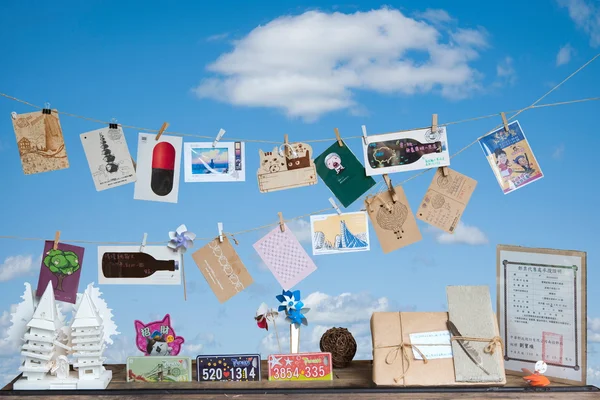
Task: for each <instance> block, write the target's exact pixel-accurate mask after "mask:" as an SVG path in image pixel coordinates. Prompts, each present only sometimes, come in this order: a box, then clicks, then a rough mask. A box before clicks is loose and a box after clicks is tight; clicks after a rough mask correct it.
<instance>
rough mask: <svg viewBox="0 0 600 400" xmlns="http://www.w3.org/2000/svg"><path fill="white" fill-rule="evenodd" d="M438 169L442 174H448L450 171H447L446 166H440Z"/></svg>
mask: <svg viewBox="0 0 600 400" xmlns="http://www.w3.org/2000/svg"><path fill="white" fill-rule="evenodd" d="M440 170H442V175H443V176H448V175H449V174H450V172H448V167H440Z"/></svg>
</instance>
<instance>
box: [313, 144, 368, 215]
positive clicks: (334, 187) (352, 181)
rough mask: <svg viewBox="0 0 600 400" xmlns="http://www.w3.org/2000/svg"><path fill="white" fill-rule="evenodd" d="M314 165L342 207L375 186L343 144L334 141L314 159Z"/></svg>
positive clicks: (350, 151)
mask: <svg viewBox="0 0 600 400" xmlns="http://www.w3.org/2000/svg"><path fill="white" fill-rule="evenodd" d="M342 143H343V142H342ZM315 165H316V167H317V173H318V174H319V176H320V177H321V179H323V182H325V184H326V185H327V187H328V188H329V190H331V192H332V193H333V195H334V196H335V197H337V199H338V200H339V201H340V203H342V205H343V206H344V207H349V206H350V205H351V204H352V203H354V201H356V199H358V198H359V197H360V196H362V195H363V194H365V192H366V191H367V190H369V189H370V188H372V187H373V186H374V185H375V179H373V178H371V177H370V176H367V175H366V173H365V167H363V165H362V164H361V162H360V161H359V160H358V158H356V156H355V155H354V153H352V150H350V148H349V147H348V146H347V145H346V144H345V143H343V145H342V146H340V144H339V143H338V142H337V141H336V142H335V143H334V144H332V145H331V146H329V148H328V149H327V150H325V151H324V152H323V153H322V154H321V155H320V156H319V157H317V158H315Z"/></svg>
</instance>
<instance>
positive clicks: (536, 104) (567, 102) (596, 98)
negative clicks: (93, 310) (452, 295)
mask: <svg viewBox="0 0 600 400" xmlns="http://www.w3.org/2000/svg"><path fill="white" fill-rule="evenodd" d="M598 57H600V53H598V54H596V55H595V56H594V57H592V58H591V59H590V60H589V61H587V62H586V63H585V64H583V65H582V66H581V67H579V68H578V69H577V70H576V71H574V72H573V73H571V74H570V75H569V76H567V77H566V78H565V79H563V80H562V81H561V82H560V83H558V84H557V85H555V86H554V87H553V88H552V89H550V90H549V91H547V92H546V93H544V95H542V96H541V97H540V98H538V99H537V100H536V101H534V102H533V103H532V104H531V105H529V106H527V107H524V108H521V109H520V110H515V111H508V113H514V114H513V115H512V116H510V117H509V118H507V120H508V121H510V120H512V119H514V118H516V117H517V116H518V115H520V114H521V113H523V112H524V111H526V110H532V109H535V108H542V107H552V106H560V105H566V104H574V103H582V102H585V101H595V100H599V99H600V97H590V98H586V99H579V100H571V101H562V102H557V103H550V104H541V105H538V103H539V102H540V101H542V100H543V99H545V98H546V97H547V96H549V95H550V94H551V93H552V92H554V91H555V90H556V89H558V88H559V87H561V86H562V85H563V84H565V83H566V82H567V81H569V80H570V79H571V78H573V77H574V76H575V75H577V74H578V73H579V72H581V71H582V70H583V69H584V68H585V67H587V66H588V65H590V64H591V63H592V62H593V61H594V60H596V59H597V58H598ZM0 96H2V97H5V98H8V99H10V100H14V101H17V102H19V103H22V104H25V105H28V106H31V107H34V108H37V109H41V108H42V107H39V106H36V105H34V104H32V103H29V102H27V101H25V100H21V99H18V98H16V97H13V96H9V95H7V94H4V93H1V92H0ZM58 113H59V114H63V115H68V116H71V117H74V118H80V119H84V120H88V121H92V122H98V123H102V124H106V125H108V124H109V122H106V121H101V120H97V119H94V118H89V117H83V116H80V115H76V114H71V113H67V112H64V111H59V112H58ZM498 115H499V114H490V115H486V116H481V117H475V118H469V119H466V120H461V121H455V122H448V123H446V124H438V126H447V125H452V124H459V123H463V122H468V121H474V120H478V119H484V118H491V117H497V116H498ZM111 123H112V122H111ZM121 126H122V127H124V128H130V129H137V130H146V131H150V132H158V129H146V128H141V127H135V126H130V125H121ZM502 126H503V124H500V125H497V126H496V127H495V128H493V129H491V130H490V131H488V132H486V133H485V134H484V135H482V136H479V137H478V138H477V139H475V140H473V141H472V142H471V143H469V144H468V145H466V146H464V147H463V148H461V149H460V150H458V151H457V152H456V153H454V154H452V155H451V156H450V159H452V158H454V157H456V156H458V155H459V154H461V153H463V152H464V151H465V150H467V149H468V148H470V147H471V146H473V145H474V144H476V143H478V142H479V140H481V139H482V138H484V137H486V136H488V135H489V134H490V133H492V132H494V131H496V130H497V129H499V128H501V127H502ZM426 128H429V127H426ZM416 129H424V128H416ZM409 130H414V129H409ZM396 132H402V131H396ZM164 133H168V134H171V135H179V136H195V137H200V138H207V139H211V140H212V139H214V138H212V137H208V136H198V135H191V134H182V133H177V132H167V131H165V132H164ZM354 138H362V136H350V137H346V139H354ZM229 140H233V141H245V142H259V143H275V144H277V143H280V142H272V141H264V140H246V139H232V138H230V139H229ZM327 140H336V138H334V139H316V140H305V141H303V142H304V143H306V142H322V141H327ZM432 169H436V168H429V169H424V170H421V171H419V172H418V173H416V174H414V175H412V176H410V177H409V178H407V179H405V180H404V181H402V182H400V184H399V185H403V184H405V183H407V182H409V181H411V180H413V179H415V178H417V177H419V176H421V175H423V174H425V173H427V172H428V171H431V170H432ZM382 186H385V185H384V184H383V182H382V181H381V182H379V185H375V188H374V189H371V190H370V191H375V190H379V192H377V193H381V191H385V190H387V187H384V189H383V190H381V189H380V188H381V187H382ZM334 209H335V208H334V207H329V208H325V209H323V210H319V211H315V212H312V213H309V214H305V215H300V216H297V217H293V218H290V219H287V220H284V222H288V221H294V220H297V219H303V218H306V217H309V216H311V215H316V214H321V213H323V212H325V211H329V210H334ZM277 225H279V222H275V223H271V224H266V225H262V226H258V227H255V228H250V229H245V230H242V231H238V232H234V233H229V235H232V236H237V235H243V234H245V233H250V232H254V231H258V230H262V229H267V228H271V227H274V226H277ZM215 237H216V236H215ZM0 239H13V240H24V241H46V240H48V239H41V238H25V237H19V236H7V235H5V236H0ZM213 239H214V238H196V240H199V241H211V240H213ZM64 242H69V243H84V244H99V245H103V244H104V245H114V244H125V245H138V244H140V243H141V242H115V241H112V242H98V241H90V240H64ZM165 243H168V240H165V241H161V242H147V243H146V244H147V245H152V244H154V245H161V244H165Z"/></svg>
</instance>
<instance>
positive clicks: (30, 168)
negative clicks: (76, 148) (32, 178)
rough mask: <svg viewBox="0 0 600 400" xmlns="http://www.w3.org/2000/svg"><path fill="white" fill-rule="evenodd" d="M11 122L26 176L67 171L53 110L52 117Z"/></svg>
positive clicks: (20, 116) (38, 114) (23, 117)
mask: <svg viewBox="0 0 600 400" xmlns="http://www.w3.org/2000/svg"><path fill="white" fill-rule="evenodd" d="M13 115H14V114H13ZM12 122H13V128H14V130H15V135H16V137H17V147H18V148H19V155H20V156H21V164H22V166H23V172H24V173H25V174H26V175H30V174H38V173H40V172H48V171H56V170H59V169H65V168H69V160H68V158H67V150H66V149H65V140H64V138H63V134H62V130H61V128H60V121H59V120H58V114H57V113H56V110H53V112H52V114H43V113H42V112H41V111H36V112H32V113H27V114H18V115H16V116H15V117H14V118H13V119H12Z"/></svg>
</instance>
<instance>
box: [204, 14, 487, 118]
mask: <svg viewBox="0 0 600 400" xmlns="http://www.w3.org/2000/svg"><path fill="white" fill-rule="evenodd" d="M425 15H426V16H428V18H429V19H430V20H431V19H432V18H437V20H438V21H439V20H440V19H441V20H443V19H445V18H446V15H447V14H445V12H444V11H442V10H435V11H429V12H427V11H426V12H425ZM486 36H487V35H486V33H485V32H484V31H483V30H481V29H478V30H475V29H460V28H450V27H440V26H436V25H435V24H429V23H428V22H427V21H425V20H416V19H413V18H410V17H407V16H405V15H403V14H402V13H401V12H400V11H398V10H395V9H391V8H381V9H378V10H372V11H368V12H356V13H354V14H343V13H339V12H335V13H324V12H319V11H309V12H305V13H304V14H301V15H296V16H282V17H279V18H277V19H275V20H273V21H270V22H269V23H267V24H266V25H263V26H259V27H257V28H255V29H254V30H252V31H251V32H250V33H249V34H248V35H247V36H245V37H243V38H242V39H240V40H237V41H235V42H234V43H233V45H234V49H233V50H232V51H231V52H229V53H224V54H222V55H221V56H220V57H219V58H218V59H217V60H216V61H215V62H214V63H212V64H211V65H209V66H208V67H207V69H208V70H209V71H211V72H214V73H215V74H216V75H215V76H214V77H211V78H208V79H205V80H203V81H202V82H201V83H200V85H199V86H198V87H196V88H195V89H194V90H195V92H196V94H197V95H198V96H199V97H200V98H211V99H215V100H218V101H222V102H227V103H230V104H233V105H238V106H250V107H272V108H278V109H281V110H283V111H284V112H285V113H286V114H287V115H288V116H290V117H302V118H304V119H305V120H307V121H314V120H315V119H317V118H318V117H319V116H321V115H322V114H325V113H328V112H333V111H338V110H344V109H346V110H350V111H351V112H353V111H356V110H359V111H360V110H361V106H360V105H359V104H357V103H356V101H355V100H354V96H353V95H354V92H355V91H358V90H362V91H365V90H367V91H374V92H379V93H386V94H395V93H401V94H406V95H412V94H416V93H425V92H431V91H434V92H438V93H439V94H441V95H442V96H443V97H446V98H464V97H466V96H468V95H469V94H470V93H472V92H473V91H475V90H478V89H479V88H480V80H481V78H482V76H481V74H480V73H479V72H478V71H477V70H476V69H474V68H473V67H472V66H471V64H470V62H471V61H473V60H475V59H477V58H478V57H479V52H480V51H481V50H482V49H484V48H486V47H487V46H488V43H487V37H486ZM363 112H364V110H363Z"/></svg>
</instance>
